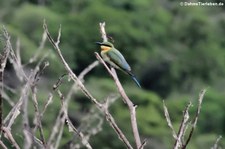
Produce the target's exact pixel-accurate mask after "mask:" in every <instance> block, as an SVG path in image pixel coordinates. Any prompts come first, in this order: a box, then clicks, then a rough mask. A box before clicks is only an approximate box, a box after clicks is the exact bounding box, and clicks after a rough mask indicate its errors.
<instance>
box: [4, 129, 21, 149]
mask: <svg viewBox="0 0 225 149" xmlns="http://www.w3.org/2000/svg"><path fill="white" fill-rule="evenodd" d="M2 131H3V133H4V135H5V138H7V139H8V140H9V141H10V142H11V143H12V145H13V146H14V147H15V148H16V149H20V147H19V145H18V144H17V143H16V141H15V139H14V138H13V136H12V133H11V131H10V130H9V128H7V127H2Z"/></svg>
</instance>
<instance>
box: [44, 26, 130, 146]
mask: <svg viewBox="0 0 225 149" xmlns="http://www.w3.org/2000/svg"><path fill="white" fill-rule="evenodd" d="M43 28H44V30H45V32H46V34H47V37H48V39H49V41H50V43H51V44H52V45H53V47H54V48H55V50H56V51H57V54H58V55H59V57H60V60H61V61H62V63H63V65H64V67H65V69H66V70H67V72H68V73H69V75H70V76H71V78H72V80H73V81H74V82H75V83H76V84H77V86H78V87H79V88H80V89H81V91H82V92H83V93H84V95H86V96H87V97H88V98H89V99H90V100H91V101H92V102H93V103H94V104H95V105H96V106H97V108H98V109H100V110H101V109H102V106H103V105H102V104H100V103H99V102H98V101H97V100H96V99H95V98H94V97H93V96H92V95H91V94H90V93H89V91H88V90H87V89H86V88H85V86H84V85H83V83H82V82H81V81H80V79H79V78H77V76H76V75H75V74H74V73H73V71H72V70H71V68H70V67H69V65H68V64H67V62H66V61H65V59H64V57H63V56H62V53H61V50H60V48H59V43H60V36H61V27H60V29H59V32H58V38H57V41H56V42H55V41H54V40H53V39H52V37H51V35H50V33H49V31H48V28H47V25H46V23H45V22H44V25H43ZM109 119H110V120H111V122H112V123H110V125H111V126H113V127H112V128H113V129H114V130H115V128H116V130H115V131H116V133H117V135H118V136H119V138H120V139H121V140H122V141H123V142H124V144H125V145H126V146H127V148H129V149H132V146H131V145H130V143H129V141H128V140H127V138H126V137H125V135H124V134H123V132H122V131H121V130H120V129H119V127H118V126H117V124H116V123H115V122H114V120H112V117H110V118H109Z"/></svg>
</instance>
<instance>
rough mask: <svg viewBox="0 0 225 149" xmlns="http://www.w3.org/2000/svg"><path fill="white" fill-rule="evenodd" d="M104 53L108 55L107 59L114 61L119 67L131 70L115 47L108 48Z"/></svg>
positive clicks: (127, 70)
mask: <svg viewBox="0 0 225 149" xmlns="http://www.w3.org/2000/svg"><path fill="white" fill-rule="evenodd" d="M106 55H107V56H108V57H109V59H110V60H111V61H112V62H113V63H115V64H116V65H117V66H118V67H119V68H121V69H122V70H124V71H126V72H129V71H131V68H130V66H129V64H128V63H127V61H126V60H125V58H124V57H123V55H122V54H121V53H120V52H119V51H118V50H116V49H114V50H110V51H108V52H107V53H106Z"/></svg>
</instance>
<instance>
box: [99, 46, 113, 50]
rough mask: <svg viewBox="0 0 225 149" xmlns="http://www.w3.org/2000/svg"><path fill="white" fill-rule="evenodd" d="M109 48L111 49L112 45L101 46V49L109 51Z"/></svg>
mask: <svg viewBox="0 0 225 149" xmlns="http://www.w3.org/2000/svg"><path fill="white" fill-rule="evenodd" d="M109 49H111V47H108V46H101V50H102V51H108V50H109Z"/></svg>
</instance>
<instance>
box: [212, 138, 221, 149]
mask: <svg viewBox="0 0 225 149" xmlns="http://www.w3.org/2000/svg"><path fill="white" fill-rule="evenodd" d="M221 139H222V136H219V137H218V138H217V139H216V142H215V144H214V145H213V146H212V147H211V149H219V148H218V143H219V141H220V140H221Z"/></svg>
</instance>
